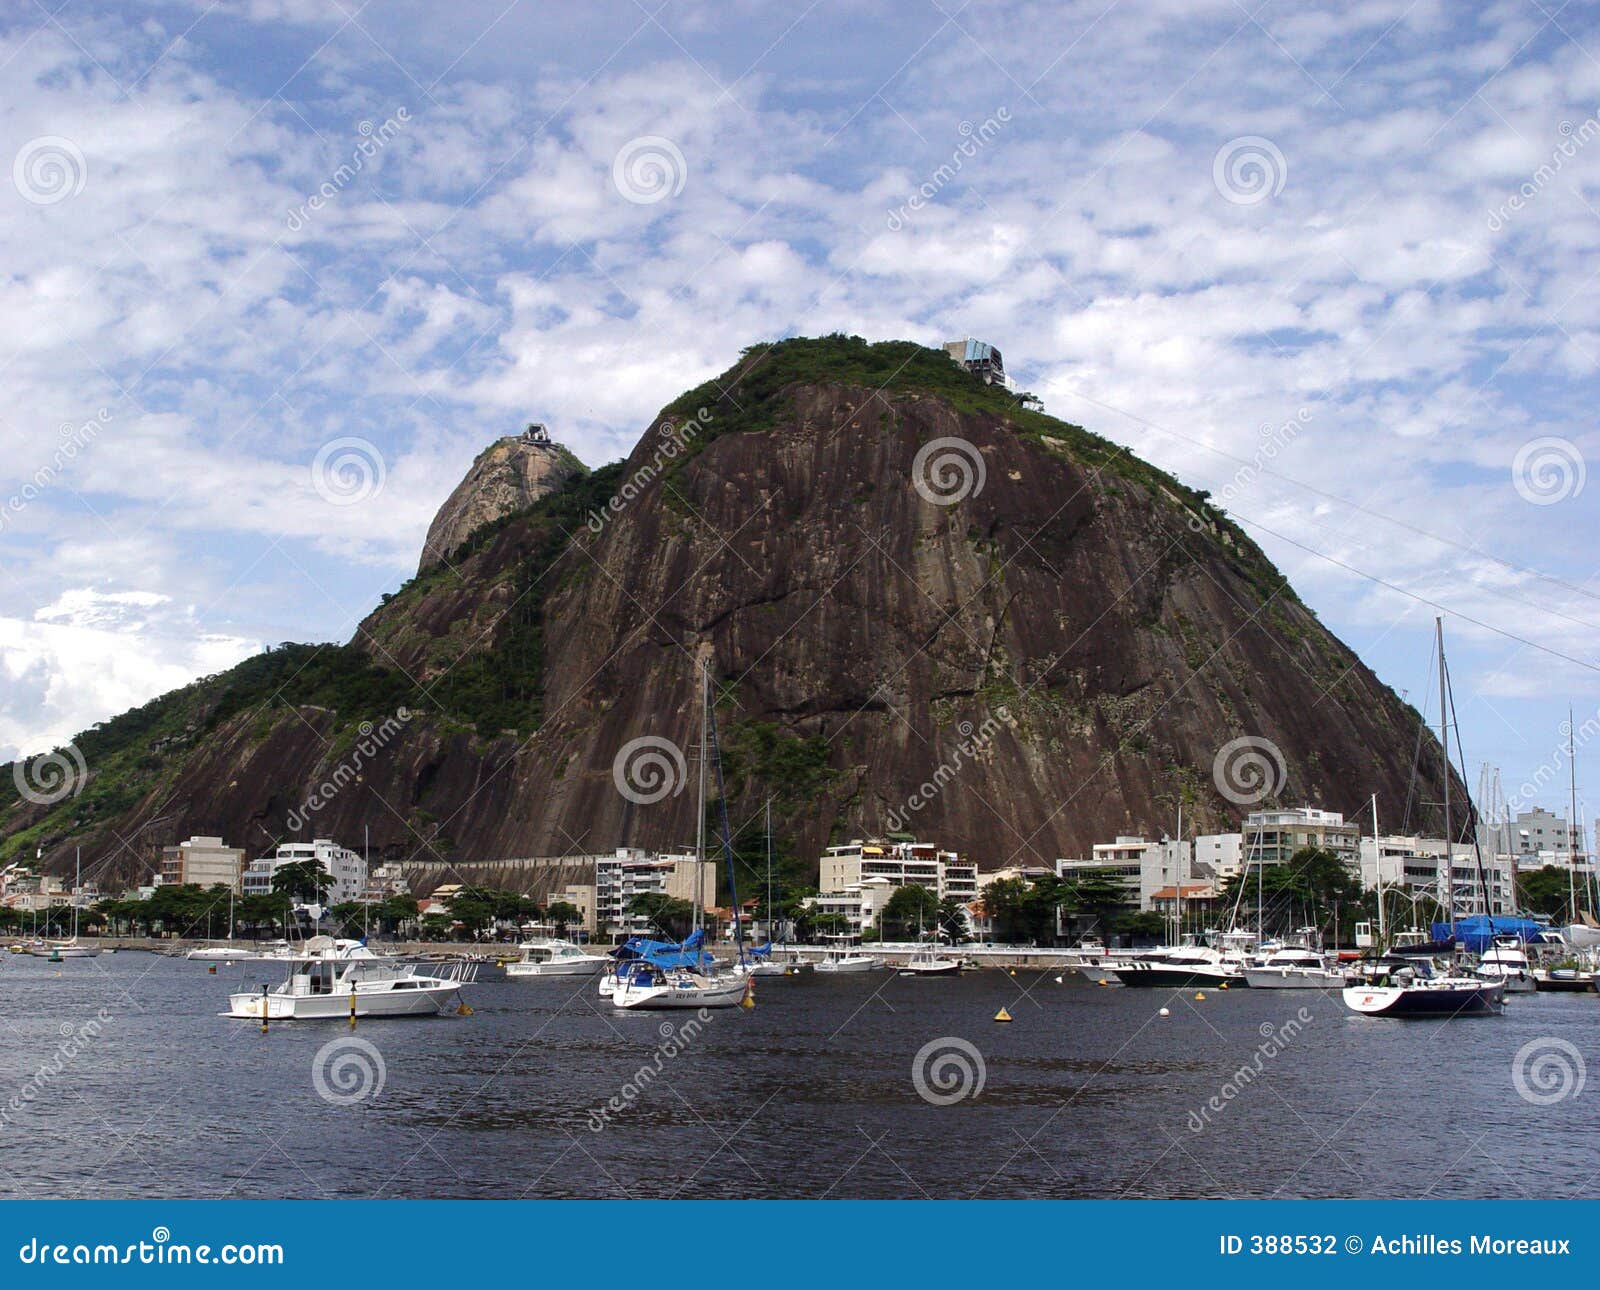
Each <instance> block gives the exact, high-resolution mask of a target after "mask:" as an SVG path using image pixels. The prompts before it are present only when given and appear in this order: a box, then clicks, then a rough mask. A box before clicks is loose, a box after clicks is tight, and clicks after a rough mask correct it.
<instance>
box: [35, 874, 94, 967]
mask: <svg viewBox="0 0 1600 1290" xmlns="http://www.w3.org/2000/svg"><path fill="white" fill-rule="evenodd" d="M82 886H83V848H82V847H79V848H78V854H77V877H75V878H74V879H73V881H72V939H71V940H70V941H51V942H50V948H49V949H48V950H47V951H45V957H46V958H48V959H49V960H50V961H51V962H52V963H57V962H59V961H60V960H62V959H93V958H99V957H100V947H99V946H98V945H84V944H83V943H81V942H80V941H79V940H78V891H79V889H80V888H82ZM34 952H35V953H38V952H39V951H37V950H36V951H34Z"/></svg>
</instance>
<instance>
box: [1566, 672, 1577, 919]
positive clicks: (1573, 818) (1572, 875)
mask: <svg viewBox="0 0 1600 1290" xmlns="http://www.w3.org/2000/svg"><path fill="white" fill-rule="evenodd" d="M1572 734H1573V725H1572V705H1571V704H1570V703H1569V704H1567V794H1568V798H1567V801H1568V805H1567V900H1568V903H1569V904H1570V905H1571V906H1572V921H1573V922H1577V921H1578V847H1577V831H1578V768H1577V766H1576V764H1575V763H1574V760H1573V759H1574V757H1575V756H1576V755H1577V750H1576V748H1575V747H1574V746H1573V738H1572Z"/></svg>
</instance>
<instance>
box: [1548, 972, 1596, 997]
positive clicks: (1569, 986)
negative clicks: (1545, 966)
mask: <svg viewBox="0 0 1600 1290" xmlns="http://www.w3.org/2000/svg"><path fill="white" fill-rule="evenodd" d="M1533 985H1534V989H1536V990H1539V991H1541V992H1548V993H1551V994H1593V993H1595V981H1594V977H1593V976H1590V975H1588V974H1582V975H1580V974H1576V973H1575V974H1573V975H1572V976H1556V975H1555V974H1554V973H1549V974H1547V975H1545V976H1535V977H1534V978H1533Z"/></svg>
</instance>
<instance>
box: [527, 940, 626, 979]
mask: <svg viewBox="0 0 1600 1290" xmlns="http://www.w3.org/2000/svg"><path fill="white" fill-rule="evenodd" d="M518 948H519V949H520V950H521V951H522V957H521V958H519V959H518V960H517V961H516V962H515V963H507V964H506V965H505V966H506V975H507V976H594V975H596V974H597V973H599V972H603V971H605V970H606V968H608V967H610V966H611V958H610V956H609V955H606V954H590V953H589V952H588V951H586V950H585V949H583V947H582V946H579V945H574V944H573V943H572V942H571V941H555V940H550V941H526V942H524V943H523V944H522V945H520V946H518Z"/></svg>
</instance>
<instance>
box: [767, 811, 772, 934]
mask: <svg viewBox="0 0 1600 1290" xmlns="http://www.w3.org/2000/svg"><path fill="white" fill-rule="evenodd" d="M767 944H768V945H771V944H772V795H771V794H770V793H769V794H768V795H767Z"/></svg>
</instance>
